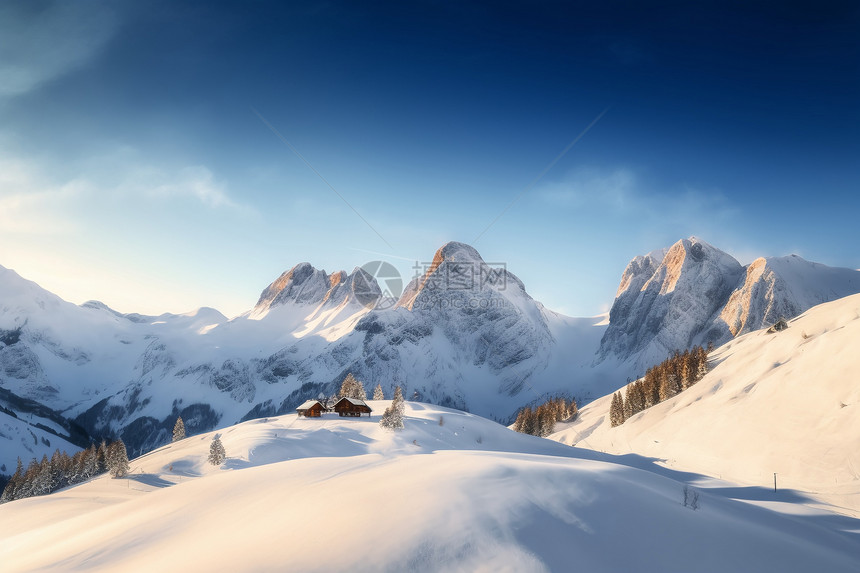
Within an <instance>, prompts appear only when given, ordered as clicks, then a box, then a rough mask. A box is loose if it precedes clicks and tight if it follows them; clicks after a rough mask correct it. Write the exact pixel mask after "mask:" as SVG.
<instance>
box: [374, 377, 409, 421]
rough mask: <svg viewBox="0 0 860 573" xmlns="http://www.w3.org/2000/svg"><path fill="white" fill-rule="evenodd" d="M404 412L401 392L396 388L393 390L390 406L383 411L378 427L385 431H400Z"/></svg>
mask: <svg viewBox="0 0 860 573" xmlns="http://www.w3.org/2000/svg"><path fill="white" fill-rule="evenodd" d="M405 410H406V403H405V401H404V400H403V390H401V389H400V386H398V387H397V388H395V389H394V399H393V400H391V406H389V407H388V408H386V409H385V412H384V413H383V414H382V418H380V419H379V425H380V426H382V427H383V428H385V429H386V430H402V429H403V413H404V412H405Z"/></svg>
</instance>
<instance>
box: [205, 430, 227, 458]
mask: <svg viewBox="0 0 860 573" xmlns="http://www.w3.org/2000/svg"><path fill="white" fill-rule="evenodd" d="M226 459H227V451H226V450H225V449H224V444H222V443H221V438H220V437H219V436H218V434H215V437H213V438H212V443H211V444H209V463H210V464H212V465H213V466H220V465H221V464H223V463H224V460H226Z"/></svg>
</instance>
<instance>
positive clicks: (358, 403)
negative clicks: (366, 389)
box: [335, 397, 370, 409]
mask: <svg viewBox="0 0 860 573" xmlns="http://www.w3.org/2000/svg"><path fill="white" fill-rule="evenodd" d="M344 400H348V401H349V402H350V403H351V404H352V405H353V406H364V407H366V408H368V409H370V406H368V405H367V402H365V401H364V400H361V399H359V398H347V397H343V398H341V399H340V400H338V401H337V404H335V406H337V405H338V404H340V403H341V402H343V401H344Z"/></svg>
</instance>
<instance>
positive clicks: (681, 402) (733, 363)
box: [552, 262, 860, 514]
mask: <svg viewBox="0 0 860 573" xmlns="http://www.w3.org/2000/svg"><path fill="white" fill-rule="evenodd" d="M789 264H792V263H791V262H789ZM858 347H860V295H853V296H850V297H846V298H842V299H840V300H837V301H834V302H830V303H826V304H822V305H819V306H816V307H814V308H813V309H811V310H809V311H807V312H806V313H805V314H803V315H801V316H800V317H798V318H795V319H794V320H792V321H790V322H789V328H788V329H787V330H784V331H781V332H776V333H772V334H768V333H767V332H766V331H765V330H759V331H757V332H752V333H749V334H746V335H743V336H741V337H739V338H737V339H735V340H733V341H731V342H729V343H727V344H725V345H724V346H722V347H720V348H718V349H717V350H716V351H715V352H713V353H712V354H711V356H710V362H711V365H712V370H711V371H710V372H709V373H708V374H707V375H706V376H705V377H704V378H703V379H702V380H701V381H700V382H698V383H697V384H696V385H694V386H692V387H691V388H689V389H687V390H685V391H684V392H682V393H681V394H679V395H678V396H676V397H674V398H672V399H670V400H667V401H665V402H663V403H660V404H658V405H656V406H653V407H651V408H649V409H647V410H645V411H643V412H641V413H639V414H637V415H636V416H634V417H632V418H631V419H629V420H627V421H626V422H625V423H624V424H622V425H621V426H618V427H616V428H611V427H610V425H609V417H608V411H609V404H610V400H611V396H606V397H604V398H601V399H599V400H595V401H594V402H592V403H590V404H588V405H587V406H586V407H585V408H583V409H582V410H580V414H579V417H578V418H577V420H576V421H574V422H573V423H572V424H570V425H568V426H567V427H566V428H563V429H560V431H559V432H557V433H556V434H554V435H553V436H552V437H553V439H556V440H559V441H561V442H563V443H566V444H571V445H573V444H575V445H578V446H581V447H587V448H593V449H595V450H600V451H607V452H613V453H627V452H635V453H637V454H641V455H644V456H650V457H653V458H657V459H659V460H662V461H663V463H665V464H666V465H668V466H671V467H675V468H679V469H684V470H690V471H696V472H700V473H705V474H708V475H712V476H722V477H723V478H727V479H731V480H732V481H736V482H740V483H743V484H749V485H757V486H763V487H768V486H771V487H772V485H773V474H774V473H776V474H777V484H778V487H782V488H794V489H797V490H802V491H805V492H809V493H811V494H814V495H815V496H817V497H819V498H821V499H826V500H828V501H830V502H832V503H834V504H836V505H840V506H842V507H845V508H848V509H850V510H852V511H854V512H857V513H858V514H860V410H858V408H860V385H858V384H857V379H858V374H857V373H858V372H860V353H858V352H857V348H858Z"/></svg>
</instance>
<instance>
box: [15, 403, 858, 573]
mask: <svg viewBox="0 0 860 573" xmlns="http://www.w3.org/2000/svg"><path fill="white" fill-rule="evenodd" d="M388 404H389V402H388V401H379V402H376V401H371V402H370V405H371V407H372V408H373V416H372V417H370V418H361V419H357V418H355V419H343V418H338V417H337V416H336V415H334V416H333V415H324V416H323V417H322V418H321V419H320V418H317V419H308V418H297V417H296V416H295V415H294V414H291V415H285V416H281V417H276V418H267V419H261V420H252V421H248V422H245V423H243V424H240V425H237V426H230V427H225V428H222V429H219V430H218V431H217V432H209V433H204V434H201V435H197V436H192V437H189V438H187V439H185V440H181V441H178V442H176V443H172V444H169V445H167V446H165V447H163V448H159V449H158V450H156V451H153V452H151V453H149V454H147V455H145V456H143V457H140V458H138V459H134V460H132V461H131V464H130V465H131V474H130V476H129V477H128V478H122V479H110V478H108V477H96V478H93V479H91V480H89V481H88V482H85V483H82V484H79V485H76V486H73V487H69V488H66V489H63V490H60V491H58V492H56V493H53V494H51V495H48V496H44V497H38V498H28V499H21V500H17V501H13V502H11V503H7V504H3V505H0V563H2V564H3V567H2V568H3V571H4V572H5V573H18V572H24V571H70V570H72V571H77V570H87V571H127V572H138V571H140V572H144V571H146V572H149V571H153V570H166V569H176V570H187V571H201V570H217V571H222V570H223V571H237V572H238V571H282V570H285V569H289V570H295V571H308V572H311V571H380V572H399V571H417V572H436V571H438V572H443V571H444V572H448V571H503V572H517V573H531V572H535V573H537V572H548V571H559V572H561V571H571V570H579V569H582V570H585V571H591V572H597V573H600V572H616V571H631V570H635V571H640V572H643V573H651V572H654V573H656V572H665V571H698V572H702V573H708V572H720V573H723V572H726V571H780V572H781V573H794V572H806V571H828V572H832V573H842V572H846V573H847V572H855V571H857V570H858V569H860V551H858V542H857V534H856V529H857V528H858V526H857V520H854V519H849V518H844V517H842V516H839V515H836V514H834V513H832V512H829V511H822V510H814V509H812V508H810V507H808V506H807V505H805V504H804V503H803V502H802V500H798V498H797V496H796V495H792V494H791V492H782V491H780V492H778V493H771V492H768V491H767V490H766V489H761V490H759V489H756V488H739V487H731V484H727V483H725V482H719V481H717V480H709V479H706V478H704V477H703V476H697V475H694V474H689V473H679V472H671V471H667V470H665V469H664V468H660V467H659V466H657V465H655V464H653V463H651V462H650V461H649V460H647V459H645V458H640V457H638V456H624V457H622V458H619V457H615V456H609V455H605V454H600V453H595V452H590V451H588V450H583V449H579V448H571V447H569V446H565V445H562V444H559V443H556V442H553V441H549V440H544V439H540V438H536V437H534V436H527V435H523V434H517V433H515V432H512V431H510V430H508V429H506V428H504V427H502V426H500V425H498V424H495V423H493V422H491V421H489V420H486V419H483V418H480V417H478V416H474V415H471V414H466V413H464V412H460V411H455V410H449V409H446V408H442V407H439V406H433V405H430V404H425V403H417V402H407V404H406V416H405V428H404V429H403V430H402V431H400V432H397V433H393V432H388V431H385V430H382V429H381V428H380V427H379V424H378V421H379V418H380V414H379V413H380V412H382V411H383V410H384V409H385V407H386V406H388ZM216 434H217V435H218V436H219V439H220V440H221V442H222V443H223V445H224V447H225V449H226V453H227V460H226V462H225V463H224V464H223V465H222V466H220V467H215V466H213V465H211V464H208V463H207V461H206V459H207V455H208V453H209V447H210V444H211V442H212V439H213V437H214V436H215V435H216ZM685 488H687V490H686V491H687V492H688V497H687V499H688V502H687V504H686V506H685V503H684V500H685V495H684V492H685ZM690 492H692V493H690ZM692 494H695V495H696V496H698V498H697V499H696V503H695V509H694V507H693V505H692V502H691V501H690V500H691V496H692ZM852 530H855V531H854V532H853V533H852Z"/></svg>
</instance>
